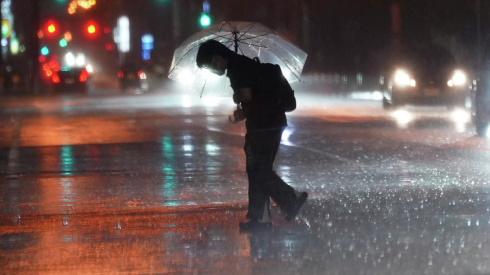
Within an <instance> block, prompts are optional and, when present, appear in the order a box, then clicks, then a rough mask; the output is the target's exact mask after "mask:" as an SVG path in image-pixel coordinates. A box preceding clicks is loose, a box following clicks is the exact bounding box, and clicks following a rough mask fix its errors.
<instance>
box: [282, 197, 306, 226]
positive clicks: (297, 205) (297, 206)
mask: <svg viewBox="0 0 490 275" xmlns="http://www.w3.org/2000/svg"><path fill="white" fill-rule="evenodd" d="M307 198H308V193H306V192H303V193H301V196H299V198H298V199H296V201H295V202H294V205H293V207H292V208H291V210H290V211H288V212H287V213H286V221H288V222H289V221H292V220H294V218H296V216H297V215H298V213H299V210H300V209H301V206H303V204H304V203H305V201H306V199H307Z"/></svg>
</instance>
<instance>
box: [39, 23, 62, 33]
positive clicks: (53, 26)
mask: <svg viewBox="0 0 490 275" xmlns="http://www.w3.org/2000/svg"><path fill="white" fill-rule="evenodd" d="M57 32H58V24H57V23H56V22H55V21H53V20H49V21H48V22H46V25H45V26H44V33H45V34H47V35H49V36H53V35H56V33H57ZM40 33H42V32H40ZM38 36H39V33H38ZM41 37H42V36H41Z"/></svg>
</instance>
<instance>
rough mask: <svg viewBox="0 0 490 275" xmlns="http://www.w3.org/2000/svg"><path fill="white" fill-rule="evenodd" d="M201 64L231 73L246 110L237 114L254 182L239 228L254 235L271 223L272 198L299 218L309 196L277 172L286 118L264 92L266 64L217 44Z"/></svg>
mask: <svg viewBox="0 0 490 275" xmlns="http://www.w3.org/2000/svg"><path fill="white" fill-rule="evenodd" d="M196 63H197V66H198V67H199V68H201V69H208V70H210V71H211V72H212V73H214V74H217V75H224V74H225V72H226V76H227V77H228V78H229V79H230V83H231V87H232V88H233V91H234V94H233V101H234V102H235V103H236V104H240V105H241V107H242V109H238V110H237V111H235V120H238V121H239V120H243V119H246V123H245V124H246V128H247V134H246V136H245V147H244V150H245V155H246V163H247V164H246V166H247V174H248V181H249V191H248V198H249V205H248V213H247V219H249V221H248V222H243V223H240V224H239V225H240V229H241V230H243V231H250V230H254V229H260V228H267V227H270V226H271V225H272V223H271V219H270V199H269V198H272V199H273V200H274V201H275V202H276V203H277V204H278V205H279V207H280V208H281V210H282V211H283V212H284V213H285V214H286V220H288V221H289V220H292V219H294V218H295V217H296V215H297V214H298V212H299V209H300V208H301V206H302V205H303V204H304V203H305V201H306V199H307V198H308V194H307V193H306V192H303V193H300V192H297V191H296V190H294V189H293V188H292V187H291V186H289V185H287V184H286V183H285V182H284V181H283V180H282V179H281V178H279V176H278V175H277V174H276V173H275V172H274V171H273V170H272V169H273V164H274V159H275V157H276V154H277V150H278V149H279V144H280V142H281V136H282V132H283V131H284V129H285V127H286V126H287V120H286V114H285V112H284V108H283V107H281V102H280V101H279V100H277V99H276V98H275V97H274V95H273V94H271V93H268V91H264V89H261V86H263V85H260V84H261V83H262V82H263V79H261V75H260V66H261V64H260V63H259V62H257V61H254V60H252V59H250V58H248V57H246V56H243V55H238V54H236V53H234V52H232V51H230V50H229V49H228V48H227V47H226V46H224V45H223V44H221V43H220V42H218V41H215V40H209V41H207V42H204V43H203V44H201V46H200V47H199V50H198V53H197V58H196ZM281 77H283V76H282V74H281ZM286 83H287V82H286ZM287 85H289V84H287ZM288 88H289V89H290V87H289V86H288Z"/></svg>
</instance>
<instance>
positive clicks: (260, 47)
mask: <svg viewBox="0 0 490 275" xmlns="http://www.w3.org/2000/svg"><path fill="white" fill-rule="evenodd" d="M238 42H239V43H242V44H245V45H250V46H254V47H259V48H266V49H267V47H266V46H260V45H256V44H252V43H245V42H242V41H238Z"/></svg>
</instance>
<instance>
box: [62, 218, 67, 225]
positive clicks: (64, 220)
mask: <svg viewBox="0 0 490 275" xmlns="http://www.w3.org/2000/svg"><path fill="white" fill-rule="evenodd" d="M62 224H63V226H68V220H67V219H66V218H63V221H62Z"/></svg>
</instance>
